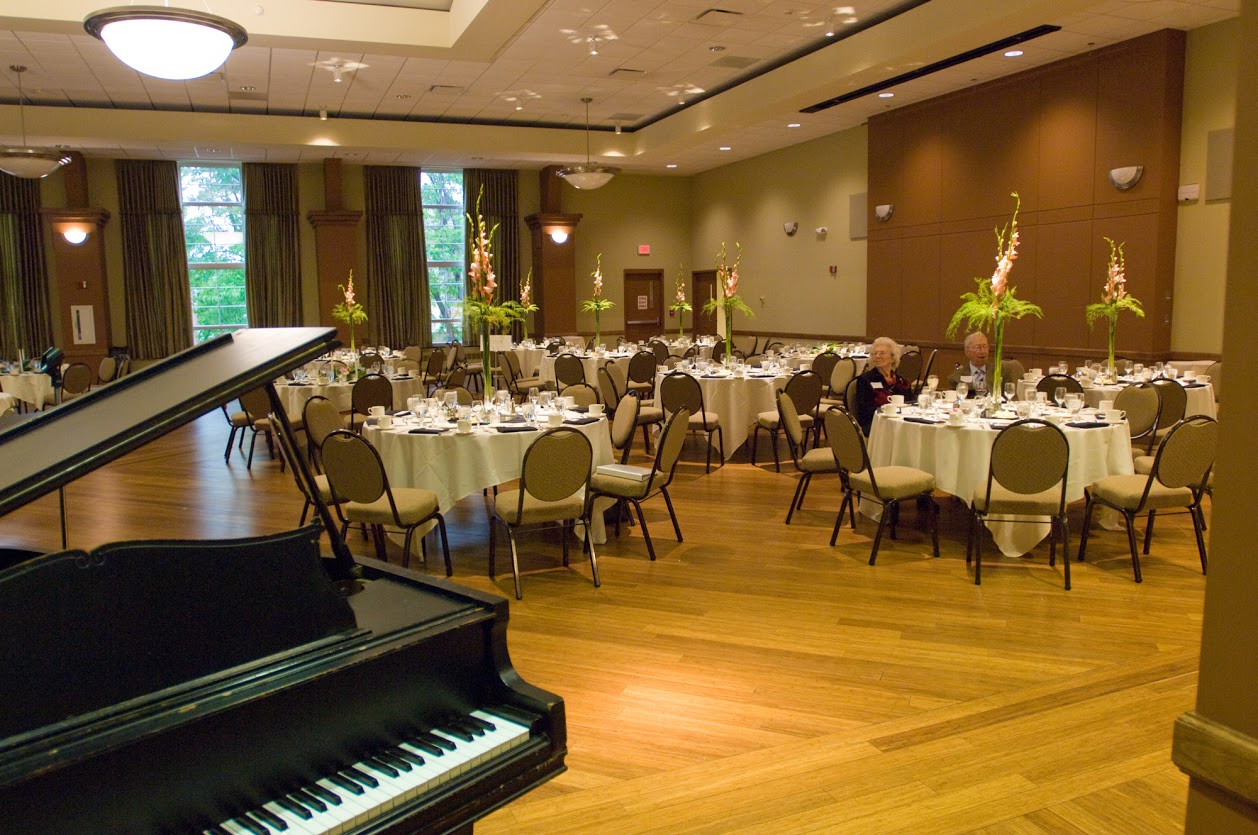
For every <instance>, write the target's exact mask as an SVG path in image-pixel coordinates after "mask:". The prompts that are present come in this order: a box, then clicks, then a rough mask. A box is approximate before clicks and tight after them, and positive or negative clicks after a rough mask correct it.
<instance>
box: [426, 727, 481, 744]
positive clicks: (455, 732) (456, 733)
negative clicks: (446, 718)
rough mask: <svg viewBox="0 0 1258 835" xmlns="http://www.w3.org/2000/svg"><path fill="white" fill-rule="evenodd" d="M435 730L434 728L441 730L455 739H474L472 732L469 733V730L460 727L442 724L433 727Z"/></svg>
mask: <svg viewBox="0 0 1258 835" xmlns="http://www.w3.org/2000/svg"><path fill="white" fill-rule="evenodd" d="M433 730H434V731H439V732H441V733H443V734H445V735H446V736H452V737H454V738H455V739H461V740H463V741H464V742H471V741H472V735H471V734H470V733H468V732H467V731H465V730H462V729H460V728H455V727H451V726H449V725H440V726H438V727H436V728H433Z"/></svg>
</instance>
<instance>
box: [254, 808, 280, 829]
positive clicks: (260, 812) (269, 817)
mask: <svg viewBox="0 0 1258 835" xmlns="http://www.w3.org/2000/svg"><path fill="white" fill-rule="evenodd" d="M249 814H251V815H253V816H254V817H255V818H257V819H258V820H260V821H262V822H263V823H265V824H266V825H267V826H269V827H271V828H272V829H276V830H279V831H280V832H283V831H284V830H286V829H288V824H286V823H285V822H284V820H283V819H282V818H281V817H280V816H279V815H273V814H271V812H269V811H268V810H266V809H254V810H253V811H251V812H250V813H249Z"/></svg>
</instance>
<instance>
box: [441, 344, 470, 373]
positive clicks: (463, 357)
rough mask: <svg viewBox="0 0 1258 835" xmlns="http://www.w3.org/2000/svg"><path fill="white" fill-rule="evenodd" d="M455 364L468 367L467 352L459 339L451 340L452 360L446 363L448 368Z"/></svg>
mask: <svg viewBox="0 0 1258 835" xmlns="http://www.w3.org/2000/svg"><path fill="white" fill-rule="evenodd" d="M454 363H462V364H463V365H467V352H466V351H465V350H464V349H463V343H462V342H460V341H459V340H457V339H452V340H450V359H449V361H448V362H446V367H447V368H448V367H450V366H451V365H453V364H454Z"/></svg>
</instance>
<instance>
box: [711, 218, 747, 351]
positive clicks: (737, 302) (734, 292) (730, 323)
mask: <svg viewBox="0 0 1258 835" xmlns="http://www.w3.org/2000/svg"><path fill="white" fill-rule="evenodd" d="M734 246H735V247H737V248H738V256H737V257H736V258H735V259H734V263H733V264H729V263H727V261H726V255H725V242H724V241H721V253H720V255H718V256H717V265H716V283H717V285H719V286H720V288H721V297H720V298H716V297H713V298H710V299H708V300H707V301H706V302H705V303H704V305H703V312H704V313H708V314H711V313H715V312H716V311H717V310H718V309H719V310H722V311H724V313H725V344H726V345H727V346H729V348H730V349H732V348H733V347H734V311H738V312H739V313H742V314H743V315H745V316H750V317H752V318H755V315H756V314H755V312H754V311H752V309H751V308H750V307H748V306H747V303H746V302H744V301H743V297H742V296H740V295H738V265H739V264H740V263H742V260H743V245H742V244H740V243H738V242H737V241H735V242H734ZM725 355H726V356H727V357H728V356H729V350H727V351H726V352H725Z"/></svg>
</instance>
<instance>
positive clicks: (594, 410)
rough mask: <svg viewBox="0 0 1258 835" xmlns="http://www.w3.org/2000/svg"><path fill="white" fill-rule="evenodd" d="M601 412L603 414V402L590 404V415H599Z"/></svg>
mask: <svg viewBox="0 0 1258 835" xmlns="http://www.w3.org/2000/svg"><path fill="white" fill-rule="evenodd" d="M601 414H603V404H602V403H591V404H590V417H598V416H599V415H601Z"/></svg>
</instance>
